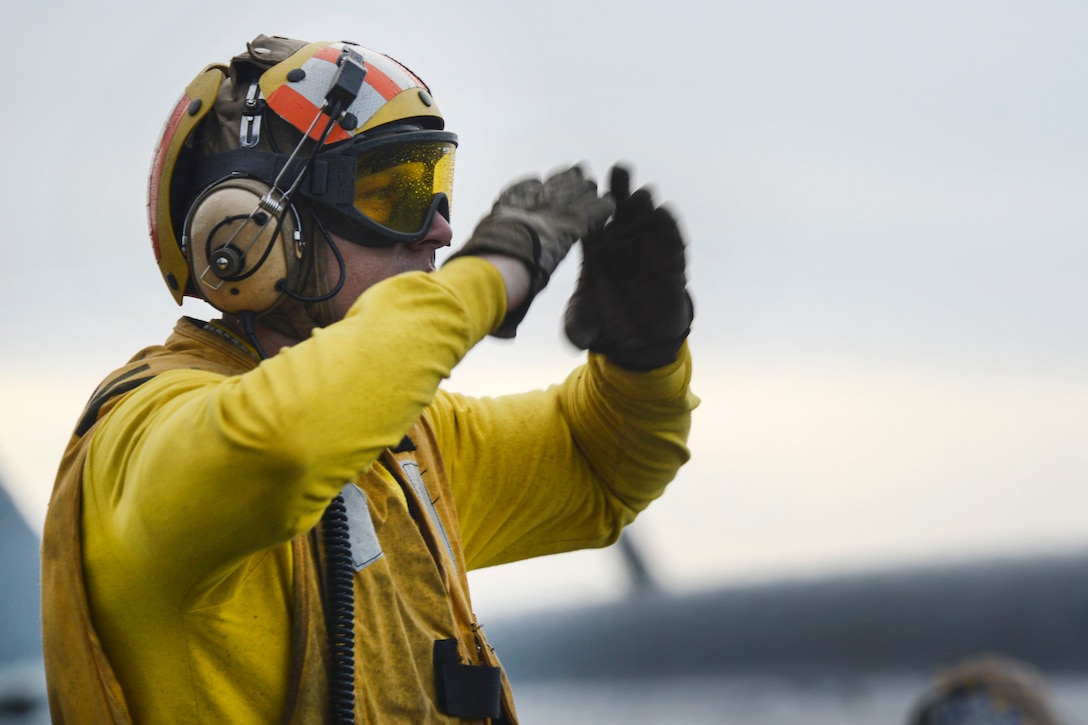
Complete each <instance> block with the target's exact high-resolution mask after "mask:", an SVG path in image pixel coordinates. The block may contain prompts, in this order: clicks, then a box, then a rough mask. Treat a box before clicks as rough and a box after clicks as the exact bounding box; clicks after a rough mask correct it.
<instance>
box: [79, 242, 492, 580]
mask: <svg viewBox="0 0 1088 725" xmlns="http://www.w3.org/2000/svg"><path fill="white" fill-rule="evenodd" d="M504 314H505V292H504V287H503V281H502V277H501V275H500V274H499V273H498V271H497V270H496V269H495V268H494V267H493V266H492V265H490V264H488V263H487V262H484V261H481V260H479V259H474V258H465V259H458V260H455V261H453V262H451V263H450V264H447V265H445V266H444V267H443V268H442V269H441V270H439V271H436V272H434V273H431V274H423V273H407V274H402V275H398V276H396V277H392V278H390V279H388V280H385V281H383V282H381V283H379V284H377V285H375V286H373V287H371V288H370V289H369V290H367V291H366V293H364V294H363V295H361V296H360V298H359V299H358V300H357V302H356V303H355V305H354V306H353V307H352V309H351V310H350V312H349V314H348V315H347V316H346V317H345V319H344V320H342V321H340V322H338V323H336V324H333V325H330V326H328V327H326V328H324V329H319V330H316V331H315V333H314V335H313V337H311V338H310V339H308V340H306V341H304V342H301V343H299V344H297V345H295V346H293V347H290V348H287V349H284V350H282V351H280V352H279V354H276V355H274V356H272V357H271V358H269V359H267V360H265V361H263V362H262V363H261V364H260V365H259V366H257V367H256V368H255V369H253V370H251V371H249V372H246V373H244V374H241V375H236V376H232V377H224V376H221V375H216V374H213V373H208V372H200V371H194V370H172V371H168V372H165V373H162V374H161V375H159V376H157V377H156V378H154V379H153V380H151V381H150V382H148V383H146V384H144V385H143V386H141V387H139V388H137V389H136V390H135V391H133V392H131V393H129V394H128V397H127V398H126V399H124V400H122V401H121V402H120V403H119V404H118V405H117V406H116V407H115V408H114V409H113V410H112V411H111V412H110V413H108V414H107V416H106V417H105V418H104V419H103V420H102V422H101V423H100V425H99V428H98V430H97V431H96V433H95V435H94V439H93V441H92V443H91V448H90V452H89V456H88V460H87V463H86V465H85V468H84V476H85V478H84V490H85V491H86V492H87V493H86V494H85V502H86V505H87V508H86V509H85V520H87V518H88V517H89V519H90V521H91V526H90V527H89V531H90V532H91V534H90V535H91V536H96V537H101V540H99V541H97V542H96V546H95V547H94V548H95V549H96V550H98V551H100V552H103V555H108V556H111V557H112V558H113V559H114V560H115V562H114V563H115V566H114V567H112V568H111V570H112V571H122V570H124V568H125V566H126V565H128V566H131V567H137V568H138V569H137V570H139V571H142V572H143V573H144V575H146V576H148V577H150V578H151V579H149V580H148V581H147V585H148V587H149V589H150V588H152V587H161V589H159V594H163V595H165V596H170V597H173V598H175V599H178V600H179V601H180V599H181V598H188V601H192V600H193V598H196V599H197V600H199V598H200V596H201V595H202V592H201V591H200V587H202V586H209V587H210V586H214V585H215V581H214V580H215V577H216V576H217V574H216V572H219V573H220V574H225V573H226V572H227V571H230V569H231V567H233V566H234V565H236V564H237V563H238V562H240V561H241V560H242V559H243V558H244V557H245V556H247V555H249V554H252V553H255V552H257V551H260V550H263V549H265V548H267V547H270V546H273V545H276V544H280V543H284V542H287V541H289V540H291V539H292V538H294V537H295V536H297V535H298V534H300V533H303V532H305V531H307V530H308V529H310V528H311V527H312V526H314V524H316V522H317V521H318V519H319V518H320V516H321V513H322V512H323V511H324V509H325V508H326V506H327V505H328V503H329V501H330V500H331V499H332V498H333V497H334V496H335V495H336V494H337V493H338V492H339V491H340V489H341V488H342V487H343V485H344V483H345V482H346V481H348V480H351V479H354V478H355V477H356V475H357V474H358V473H359V472H360V471H362V470H365V469H367V468H368V467H369V466H370V465H371V463H372V462H373V461H374V460H375V459H376V458H377V456H378V455H379V454H380V453H381V451H382V450H383V449H384V448H386V447H389V446H395V445H396V444H397V443H398V442H399V441H400V440H401V438H402V437H403V436H404V434H405V433H406V432H407V431H408V429H409V428H410V427H411V426H412V425H413V423H415V422H416V421H417V420H418V418H419V416H420V415H421V414H422V411H423V410H424V409H425V408H426V407H427V406H428V405H429V404H430V403H431V402H432V399H433V397H434V395H435V391H436V390H437V388H438V385H439V383H440V382H441V381H442V380H443V379H444V378H446V377H448V375H449V373H450V371H451V370H452V369H453V367H454V366H455V365H456V364H457V363H458V362H459V361H460V360H461V358H462V357H463V356H464V355H465V354H466V353H467V352H468V350H469V349H471V348H472V346H473V345H475V344H476V343H477V342H478V341H479V340H480V339H482V338H483V337H484V336H485V335H486V334H487V333H488V332H489V331H491V330H493V329H495V328H496V327H497V326H498V325H499V324H500V322H501V321H502V319H503V316H504ZM105 552H109V553H108V554H106V553H105ZM156 573H158V575H159V576H161V579H159V580H158V581H155V580H154V577H155V574H156ZM197 585H199V586H197ZM194 586H197V589H196V590H192V588H193V587H194ZM165 590H168V591H165Z"/></svg>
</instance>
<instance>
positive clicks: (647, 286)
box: [566, 166, 694, 370]
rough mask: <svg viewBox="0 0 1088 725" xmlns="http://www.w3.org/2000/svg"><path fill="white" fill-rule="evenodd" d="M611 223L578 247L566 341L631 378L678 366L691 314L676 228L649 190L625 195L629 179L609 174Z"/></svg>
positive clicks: (619, 170)
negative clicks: (579, 267) (636, 372)
mask: <svg viewBox="0 0 1088 725" xmlns="http://www.w3.org/2000/svg"><path fill="white" fill-rule="evenodd" d="M610 185H611V190H610V196H611V197H612V198H613V200H614V201H615V203H616V212H615V215H614V216H613V217H612V220H611V221H610V222H608V224H607V225H605V227H604V228H603V229H601V230H599V231H596V232H593V233H591V234H589V235H588V236H586V237H585V238H584V239H583V240H582V271H581V275H580V276H579V278H578V286H577V287H576V288H575V290H574V294H573V295H571V298H570V301H569V302H567V312H566V332H567V337H568V338H570V341H571V342H572V343H574V344H575V345H576V346H577V347H578V348H580V349H582V350H586V349H588V350H592V351H593V352H597V353H601V354H603V355H606V356H608V358H609V359H610V360H611V361H612V362H614V363H616V364H617V365H619V366H621V367H624V368H628V369H630V370H653V369H654V368H658V367H661V366H662V365H667V364H668V363H670V362H673V361H674V360H675V359H676V353H677V352H678V351H679V350H680V347H681V345H683V344H684V340H685V339H686V338H687V336H688V332H689V330H690V329H691V321H692V319H693V316H694V311H693V308H692V304H691V297H690V296H689V295H688V292H687V280H686V277H685V274H684V267H685V263H684V240H683V238H682V237H681V236H680V229H679V228H678V227H677V225H676V220H675V219H674V218H673V216H672V214H670V213H669V212H668V211H667V210H666V209H664V208H663V207H655V206H654V200H653V197H652V196H651V195H650V192H649V191H648V190H647V189H646V188H641V189H639V190H638V191H636V192H635V193H634V194H632V193H630V174H629V172H628V171H627V169H626V168H623V167H621V166H614V167H613V168H612V178H611V181H610Z"/></svg>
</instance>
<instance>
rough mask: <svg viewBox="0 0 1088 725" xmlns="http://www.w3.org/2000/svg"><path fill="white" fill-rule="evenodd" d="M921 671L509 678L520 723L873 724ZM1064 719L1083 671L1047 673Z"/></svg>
mask: <svg viewBox="0 0 1088 725" xmlns="http://www.w3.org/2000/svg"><path fill="white" fill-rule="evenodd" d="M927 683H928V680H927V678H926V677H925V676H917V677H911V676H897V677H874V678H871V679H870V678H849V679H832V680H826V681H788V680H776V679H772V678H764V677H760V678H754V677H684V678H677V679H672V680H648V681H641V682H640V681H635V680H631V681H620V682H607V683H601V682H595V683H591V684H588V683H587V684H581V683H571V682H533V683H526V684H523V685H519V684H518V683H517V682H515V683H514V694H515V700H516V703H517V707H518V715H519V717H520V719H521V721H522V722H523V723H525V725H540V724H544V725H547V724H550V723H563V724H564V725H581V724H582V723H587V724H588V723H593V724H595V725H613V724H614V725H665V724H666V723H668V724H670V725H671V724H673V723H684V725H877V724H884V723H888V724H891V725H896V724H898V723H905V722H906V719H907V716H908V714H909V713H910V711H911V708H912V706H913V705H914V703H915V701H916V700H917V698H918V697H919V696H920V695H921V694H922V693H923V692H924V691H925V690H926V686H927ZM1048 684H1049V686H1050V690H1051V694H1052V696H1053V698H1054V701H1055V704H1056V706H1057V707H1058V709H1059V711H1060V712H1061V714H1062V716H1063V717H1064V718H1065V720H1064V723H1065V725H1085V724H1086V723H1088V678H1051V679H1049V680H1048Z"/></svg>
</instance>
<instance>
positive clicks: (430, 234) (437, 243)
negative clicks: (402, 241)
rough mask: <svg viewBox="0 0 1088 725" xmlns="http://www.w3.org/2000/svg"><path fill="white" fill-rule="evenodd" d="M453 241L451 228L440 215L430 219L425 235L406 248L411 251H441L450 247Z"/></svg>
mask: <svg viewBox="0 0 1088 725" xmlns="http://www.w3.org/2000/svg"><path fill="white" fill-rule="evenodd" d="M452 241H453V228H452V227H450V223H449V221H448V220H447V219H446V217H444V216H442V215H441V214H435V215H434V217H433V218H432V219H431V226H430V227H428V228H427V234H426V235H425V236H424V237H423V239H420V240H419V241H418V242H412V243H411V244H409V245H408V246H409V247H411V248H412V249H432V250H433V249H441V248H442V247H448V246H450V242H452Z"/></svg>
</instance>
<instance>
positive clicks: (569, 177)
mask: <svg viewBox="0 0 1088 725" xmlns="http://www.w3.org/2000/svg"><path fill="white" fill-rule="evenodd" d="M614 208H615V205H614V204H613V203H612V200H611V199H609V198H602V197H600V196H598V194H597V184H596V183H595V182H594V181H593V180H592V179H589V178H586V177H585V176H584V175H583V174H582V169H581V168H580V167H578V166H573V167H571V168H569V169H567V170H565V171H561V172H559V173H556V174H553V175H552V176H550V177H548V178H547V179H546V180H544V181H540V179H526V180H524V181H519V182H517V183H515V184H513V185H511V186H509V187H508V188H506V189H505V190H504V191H503V192H502V193H501V194H499V198H498V199H496V201H495V205H494V206H493V207H492V208H491V213H490V214H488V215H487V216H485V217H484V218H483V219H481V220H480V223H479V224H477V225H476V229H475V230H474V231H473V232H472V236H471V237H469V239H468V241H466V242H465V243H464V244H463V245H462V246H461V249H460V250H458V251H457V252H456V253H455V254H454V255H453V256H451V257H450V259H454V258H456V257H461V256H465V255H475V254H502V255H506V256H508V257H513V258H514V259H517V260H519V261H520V262H521V263H522V264H524V265H525V267H526V268H527V269H528V270H529V278H530V289H529V296H528V298H527V299H526V301H525V304H523V305H522V306H521V307H520V308H518V309H516V310H509V311H507V313H506V319H505V320H503V323H502V325H501V326H500V327H499V329H498V330H496V331H495V332H493V333H492V334H493V335H494V336H495V337H505V338H510V337H514V335H515V334H516V332H517V326H518V324H520V323H521V321H522V320H523V319H524V318H525V313H526V312H528V311H529V304H530V303H531V302H532V300H533V298H534V297H535V296H536V295H537V294H538V293H539V292H540V291H541V290H542V289H544V287H545V286H546V285H547V284H548V280H549V279H551V276H552V272H554V271H555V268H556V267H557V266H558V265H559V262H561V261H562V259H563V257H565V256H566V255H567V252H568V251H570V248H571V245H573V244H574V242H575V241H577V240H578V239H580V238H582V237H584V236H586V235H587V234H589V233H590V232H592V231H594V230H597V229H600V228H601V227H602V226H604V223H605V221H607V220H608V217H609V216H610V215H611V214H612V211H613V209H614Z"/></svg>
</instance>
